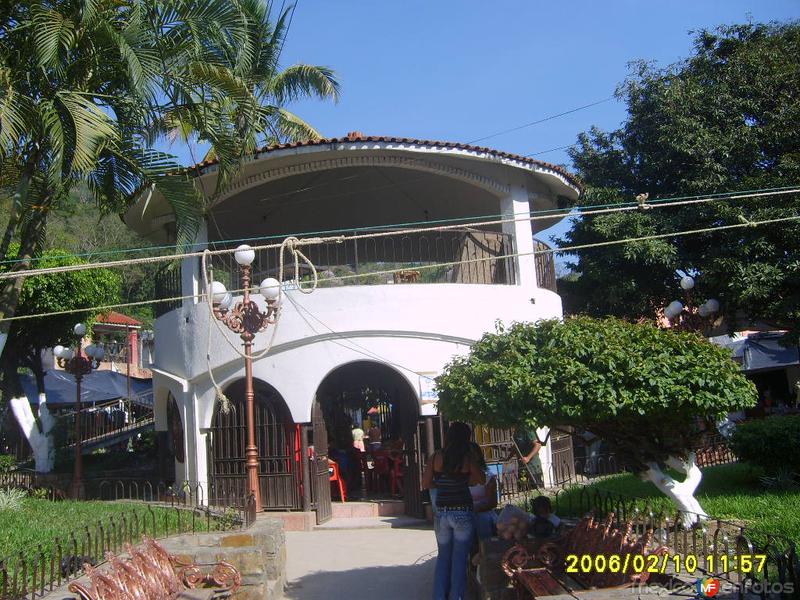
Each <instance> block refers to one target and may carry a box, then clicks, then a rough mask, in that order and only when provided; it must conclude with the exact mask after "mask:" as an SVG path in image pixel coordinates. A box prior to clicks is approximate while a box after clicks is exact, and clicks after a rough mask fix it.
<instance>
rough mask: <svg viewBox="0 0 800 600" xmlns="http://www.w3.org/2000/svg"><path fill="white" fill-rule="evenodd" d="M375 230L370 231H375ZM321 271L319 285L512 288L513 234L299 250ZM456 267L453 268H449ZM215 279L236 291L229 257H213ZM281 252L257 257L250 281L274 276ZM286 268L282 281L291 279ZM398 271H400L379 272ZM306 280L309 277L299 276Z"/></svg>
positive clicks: (459, 233)
mask: <svg viewBox="0 0 800 600" xmlns="http://www.w3.org/2000/svg"><path fill="white" fill-rule="evenodd" d="M376 231H377V230H373V232H376ZM303 253H304V254H305V255H306V256H308V258H309V259H310V260H311V262H312V263H314V266H315V267H316V269H317V272H318V273H319V276H320V279H321V280H322V281H321V282H320V287H333V286H343V285H381V284H387V283H478V284H514V283H515V273H514V260H513V258H507V257H506V256H507V255H509V254H512V253H513V244H512V240H511V236H509V235H507V234H503V233H499V232H494V231H482V230H477V229H466V228H465V229H458V230H448V231H435V232H430V233H428V232H417V233H408V234H403V235H389V236H385V237H376V238H367V239H357V240H346V241H343V242H325V243H321V244H313V245H309V246H306V247H304V248H303ZM453 263H457V264H453ZM212 265H213V267H214V278H215V279H217V280H219V281H221V282H222V283H224V284H225V285H226V286H227V287H228V289H239V288H240V287H241V286H240V282H239V276H238V273H239V271H238V268H236V264H235V262H234V261H233V256H232V255H230V254H224V255H215V256H214V257H213V260H212ZM279 265H280V262H279V250H278V249H277V248H271V249H267V250H260V251H258V252H257V253H256V259H255V261H254V263H253V281H254V282H258V281H261V279H263V278H266V277H277V276H278V270H279V268H280V266H279ZM293 268H294V267H293V265H291V266H290V265H284V279H288V278H290V277H293V272H292V269H293ZM395 270H401V271H402V273H394V274H387V273H379V272H384V271H395ZM301 276H302V278H303V279H306V280H308V279H310V273H308V272H307V271H304V272H302V273H301Z"/></svg>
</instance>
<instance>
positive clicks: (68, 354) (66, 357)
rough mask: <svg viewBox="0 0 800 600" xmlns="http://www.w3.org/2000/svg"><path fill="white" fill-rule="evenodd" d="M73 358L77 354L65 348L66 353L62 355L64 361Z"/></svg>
mask: <svg viewBox="0 0 800 600" xmlns="http://www.w3.org/2000/svg"><path fill="white" fill-rule="evenodd" d="M73 356H75V352H73V351H72V350H70V349H69V348H64V351H63V352H62V353H61V358H63V359H64V360H72V357H73Z"/></svg>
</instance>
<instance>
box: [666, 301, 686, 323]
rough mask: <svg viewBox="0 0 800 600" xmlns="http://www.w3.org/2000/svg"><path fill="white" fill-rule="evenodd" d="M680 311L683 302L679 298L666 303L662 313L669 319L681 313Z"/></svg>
mask: <svg viewBox="0 0 800 600" xmlns="http://www.w3.org/2000/svg"><path fill="white" fill-rule="evenodd" d="M681 311H683V304H682V303H681V302H680V301H679V300H673V301H672V302H670V303H669V304H668V305H667V308H666V309H665V310H664V314H665V315H667V317H668V318H670V319H671V318H673V317H677V316H678V315H679V314H681Z"/></svg>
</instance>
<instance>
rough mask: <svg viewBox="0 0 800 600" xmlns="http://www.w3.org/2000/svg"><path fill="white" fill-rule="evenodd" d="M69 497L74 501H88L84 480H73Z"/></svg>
mask: <svg viewBox="0 0 800 600" xmlns="http://www.w3.org/2000/svg"><path fill="white" fill-rule="evenodd" d="M69 497H70V498H72V499H73V500H84V499H86V488H85V487H84V485H83V480H82V479H73V480H72V483H71V484H70V488H69Z"/></svg>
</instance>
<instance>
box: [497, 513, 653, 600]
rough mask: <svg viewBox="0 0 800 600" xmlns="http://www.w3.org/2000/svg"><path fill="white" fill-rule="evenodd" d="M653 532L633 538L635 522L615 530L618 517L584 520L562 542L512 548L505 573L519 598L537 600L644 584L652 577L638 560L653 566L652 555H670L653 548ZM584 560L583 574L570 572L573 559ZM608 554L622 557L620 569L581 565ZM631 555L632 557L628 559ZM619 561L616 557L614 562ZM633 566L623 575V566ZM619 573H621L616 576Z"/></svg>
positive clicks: (508, 552)
mask: <svg viewBox="0 0 800 600" xmlns="http://www.w3.org/2000/svg"><path fill="white" fill-rule="evenodd" d="M652 541H653V532H652V531H648V532H647V533H645V535H643V536H641V537H639V536H636V535H634V534H633V527H632V525H631V523H630V522H628V523H624V524H622V527H614V514H613V513H611V514H609V515H608V517H607V518H606V519H605V520H604V521H603V522H599V521H597V520H595V518H594V517H586V518H584V519H581V520H580V521H579V522H578V524H577V525H576V526H575V527H574V528H573V529H571V530H570V531H568V532H567V533H566V534H564V535H563V536H561V537H560V538H558V539H556V540H553V541H544V542H542V543H541V544H539V545H538V546H537V547H535V548H533V550H530V549H529V548H526V547H525V546H523V545H521V544H516V545H514V546H513V547H511V548H510V549H509V550H508V551H507V552H506V553H505V555H504V556H503V571H505V573H506V575H508V576H509V577H510V578H511V580H512V582H513V584H514V587H515V588H516V590H517V597H518V598H521V599H523V598H537V597H541V596H546V595H555V594H558V593H565V592H571V591H572V590H573V589H574V588H584V589H587V588H614V587H630V586H633V585H643V584H644V583H645V582H647V581H648V579H649V578H650V574H649V573H648V572H647V570H646V569H644V572H637V571H636V570H635V568H634V557H635V556H637V555H640V556H642V557H644V558H643V559H642V560H644V562H643V563H642V562H641V560H640V559H636V561H635V562H636V563H639V566H641V564H644V565H647V559H646V557H647V556H650V555H658V556H661V555H663V554H664V553H666V552H667V548H666V547H663V546H661V547H658V548H656V549H654V550H651V548H650V545H651V543H652ZM572 555H574V556H577V557H578V571H579V572H577V573H574V572H569V573H568V572H567V567H568V566H571V565H572V561H573V560H574V559H571V560H570V565H568V564H567V557H568V556H572ZM600 555H603V556H604V557H605V558H606V560H608V559H609V557H611V556H615V557H616V556H619V560H620V567H618V568H617V569H609V568H605V569H604V570H603V571H602V572H601V571H596V570H588V569H587V570H586V571H588V572H584V569H582V568H581V567H580V557H582V556H590V557H591V558H592V559H593V560H594V558H595V557H597V556H600ZM626 557H627V558H626ZM614 560H615V561H616V560H617V559H616V558H615V559H614ZM626 564H627V568H626V569H625V570H624V571H623V569H622V566H623V565H626ZM612 571H615V572H612Z"/></svg>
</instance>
